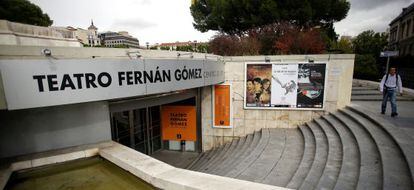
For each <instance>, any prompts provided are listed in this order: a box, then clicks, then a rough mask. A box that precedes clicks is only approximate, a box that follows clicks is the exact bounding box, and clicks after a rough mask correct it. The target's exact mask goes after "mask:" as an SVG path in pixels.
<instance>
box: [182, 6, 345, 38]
mask: <svg viewBox="0 0 414 190" xmlns="http://www.w3.org/2000/svg"><path fill="white" fill-rule="evenodd" d="M349 8H350V4H349V2H347V1H346V0H261V1H258V0H255V1H252V0H196V1H195V2H194V3H193V4H192V5H191V7H190V9H191V14H192V16H193V18H194V23H193V26H194V28H196V29H197V30H199V31H201V32H207V31H209V30H215V31H219V32H223V33H226V34H238V35H240V34H243V33H245V32H246V31H248V30H249V29H252V28H256V27H259V28H260V27H263V26H266V25H269V24H274V23H280V22H288V23H291V24H295V25H298V26H301V27H304V28H309V27H314V26H320V27H322V28H329V27H332V26H333V23H334V22H337V21H340V20H342V19H344V18H345V17H346V15H347V13H348V11H349Z"/></svg>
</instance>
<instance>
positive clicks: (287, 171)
mask: <svg viewBox="0 0 414 190" xmlns="http://www.w3.org/2000/svg"><path fill="white" fill-rule="evenodd" d="M285 130H286V147H285V149H284V151H283V155H282V158H280V160H279V162H278V163H277V164H276V166H275V167H274V168H273V169H272V171H271V172H270V173H269V175H267V176H266V178H265V179H264V180H263V181H262V182H263V183H266V184H270V185H276V186H282V187H284V186H286V185H287V184H288V183H289V181H290V179H291V178H292V177H293V175H294V174H295V172H296V170H297V169H298V167H299V164H300V161H301V160H302V156H303V151H304V150H303V147H304V140H303V136H302V134H301V132H300V130H299V129H297V128H296V129H285Z"/></svg>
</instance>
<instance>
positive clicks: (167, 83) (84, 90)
mask: <svg viewBox="0 0 414 190" xmlns="http://www.w3.org/2000/svg"><path fill="white" fill-rule="evenodd" d="M0 72H1V77H2V81H3V86H4V91H5V95H6V101H7V106H8V107H7V108H8V109H9V110H14V109H25V108H34V107H43V106H54V105H63V104H72V103H81V102H89V101H100V100H109V99H117V98H126V97H133V96H141V95H150V94H156V93H164V92H171V91H176V90H183V89H189V88H196V87H202V86H208V85H212V84H218V83H221V82H224V63H223V62H220V61H210V60H197V59H190V60H181V59H134V60H129V59H83V60H81V59H66V60H49V59H45V60H0Z"/></svg>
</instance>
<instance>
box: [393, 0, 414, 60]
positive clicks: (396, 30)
mask: <svg viewBox="0 0 414 190" xmlns="http://www.w3.org/2000/svg"><path fill="white" fill-rule="evenodd" d="M413 25H414V3H413V4H411V5H410V6H408V7H406V8H403V9H402V13H401V14H400V15H398V17H397V18H395V19H394V20H392V21H391V23H390V42H389V46H390V49H392V50H399V53H400V56H405V55H414V47H413V46H414V26H413Z"/></svg>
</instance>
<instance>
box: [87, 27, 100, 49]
mask: <svg viewBox="0 0 414 190" xmlns="http://www.w3.org/2000/svg"><path fill="white" fill-rule="evenodd" d="M88 44H89V45H90V46H91V47H93V46H101V39H100V38H99V37H98V28H97V27H96V26H95V25H93V21H91V25H90V26H89V27H88Z"/></svg>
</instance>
